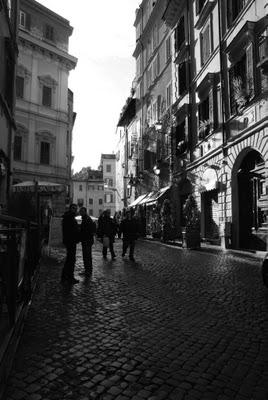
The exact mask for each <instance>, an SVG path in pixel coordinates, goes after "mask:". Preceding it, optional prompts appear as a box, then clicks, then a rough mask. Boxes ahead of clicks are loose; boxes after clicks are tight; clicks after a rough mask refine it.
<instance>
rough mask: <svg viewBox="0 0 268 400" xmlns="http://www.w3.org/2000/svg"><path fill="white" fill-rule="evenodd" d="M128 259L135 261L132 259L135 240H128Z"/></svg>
mask: <svg viewBox="0 0 268 400" xmlns="http://www.w3.org/2000/svg"><path fill="white" fill-rule="evenodd" d="M129 247H130V248H129V259H130V260H131V261H135V259H134V250H135V240H130V242H129Z"/></svg>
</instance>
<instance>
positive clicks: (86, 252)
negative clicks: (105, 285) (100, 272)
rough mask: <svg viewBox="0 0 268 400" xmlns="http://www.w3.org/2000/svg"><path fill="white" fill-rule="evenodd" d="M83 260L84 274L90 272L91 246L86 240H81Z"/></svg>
mask: <svg viewBox="0 0 268 400" xmlns="http://www.w3.org/2000/svg"><path fill="white" fill-rule="evenodd" d="M82 254H83V262H84V268H85V273H86V274H91V272H92V246H91V244H90V243H88V242H82Z"/></svg>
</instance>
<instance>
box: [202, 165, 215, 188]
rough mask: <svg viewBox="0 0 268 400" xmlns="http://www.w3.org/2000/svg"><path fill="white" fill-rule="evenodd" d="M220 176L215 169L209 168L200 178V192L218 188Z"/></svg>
mask: <svg viewBox="0 0 268 400" xmlns="http://www.w3.org/2000/svg"><path fill="white" fill-rule="evenodd" d="M217 187H218V176H217V172H216V171H215V169H212V168H207V169H206V170H205V172H204V173H203V175H202V176H201V178H200V187H199V192H206V191H209V190H213V189H217Z"/></svg>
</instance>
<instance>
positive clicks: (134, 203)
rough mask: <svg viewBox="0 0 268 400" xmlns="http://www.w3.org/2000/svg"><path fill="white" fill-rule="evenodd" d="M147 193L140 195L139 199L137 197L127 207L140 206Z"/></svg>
mask: <svg viewBox="0 0 268 400" xmlns="http://www.w3.org/2000/svg"><path fill="white" fill-rule="evenodd" d="M147 194H148V193H145V194H142V195H140V196H139V197H137V198H136V199H135V200H134V201H133V202H132V203H131V204H130V205H129V207H135V206H138V205H139V204H140V202H141V201H142V200H143V199H144V197H146V196H147Z"/></svg>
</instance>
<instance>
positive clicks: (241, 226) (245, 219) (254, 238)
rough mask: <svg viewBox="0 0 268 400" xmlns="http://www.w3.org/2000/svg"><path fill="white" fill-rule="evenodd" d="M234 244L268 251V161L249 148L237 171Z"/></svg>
mask: <svg viewBox="0 0 268 400" xmlns="http://www.w3.org/2000/svg"><path fill="white" fill-rule="evenodd" d="M232 183H233V185H232V186H233V191H232V195H233V196H232V197H233V201H232V203H233V225H234V232H233V234H234V238H233V239H234V247H237V248H240V249H251V250H266V246H267V244H266V242H267V233H268V226H267V210H266V209H265V203H266V195H265V163H264V160H263V158H262V156H261V154H260V153H259V152H258V151H256V150H253V149H250V148H248V149H246V151H244V152H243V153H242V154H241V155H240V156H239V157H238V159H237V162H236V164H235V168H234V170H233V180H232Z"/></svg>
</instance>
